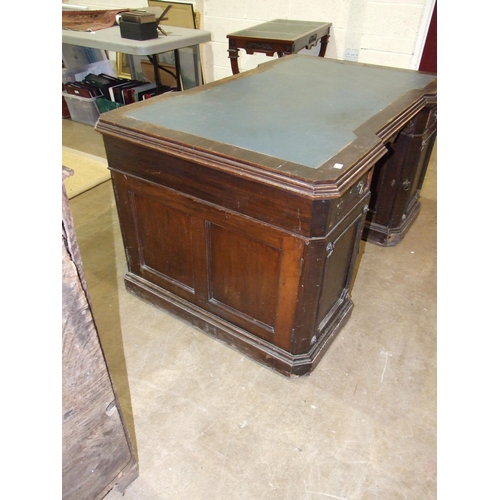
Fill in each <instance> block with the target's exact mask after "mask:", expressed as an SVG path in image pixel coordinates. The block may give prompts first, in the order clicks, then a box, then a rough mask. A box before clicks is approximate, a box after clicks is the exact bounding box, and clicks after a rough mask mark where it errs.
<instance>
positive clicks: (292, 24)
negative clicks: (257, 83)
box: [227, 19, 332, 75]
mask: <svg viewBox="0 0 500 500" xmlns="http://www.w3.org/2000/svg"><path fill="white" fill-rule="evenodd" d="M331 26H332V23H323V22H315V21H294V20H290V19H274V20H273V21H268V22H266V23H262V24H258V25H257V26H253V27H252V28H248V29H245V30H241V31H235V32H234V33H230V34H229V35H227V38H228V39H229V49H228V52H229V59H230V60H231V69H232V70H233V75H236V74H238V73H239V72H240V70H239V67H238V53H239V49H244V50H245V51H246V53H247V54H253V53H254V52H261V53H264V54H266V55H267V56H273V55H274V54H275V53H277V54H278V56H279V57H283V56H285V55H290V54H296V53H297V52H299V51H300V50H302V49H305V48H307V49H310V48H311V47H314V46H315V45H317V43H318V41H319V42H320V44H321V46H320V51H319V57H324V56H325V53H326V47H327V45H328V39H329V37H330V28H331Z"/></svg>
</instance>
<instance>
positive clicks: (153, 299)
mask: <svg viewBox="0 0 500 500" xmlns="http://www.w3.org/2000/svg"><path fill="white" fill-rule="evenodd" d="M125 288H126V289H127V291H128V292H130V293H132V294H133V295H135V296H136V297H138V298H140V299H142V300H145V301H146V302H148V303H149V304H153V305H155V306H157V307H159V308H160V309H163V310H165V311H168V312H170V313H172V314H174V315H176V316H177V317H179V318H181V319H183V320H186V321H187V322H189V323H190V324H191V325H193V326H195V327H197V328H199V329H200V330H201V331H203V332H204V333H206V334H208V335H210V336H211V337H214V338H216V339H218V340H221V341H222V342H224V343H225V344H227V345H229V346H230V347H233V348H235V349H236V350H237V351H238V352H242V353H244V354H245V355H247V356H248V357H250V358H251V359H253V360H255V361H257V362H259V363H261V364H263V365H266V366H267V367H269V368H272V369H273V370H274V371H277V372H278V373H281V374H282V375H285V376H286V377H299V376H303V375H309V374H310V373H311V372H312V371H313V370H314V368H315V367H316V366H317V364H318V363H319V362H320V360H321V358H322V357H323V356H324V354H325V353H326V352H327V350H328V347H329V346H330V344H331V343H332V342H333V340H334V339H335V337H336V336H337V335H338V334H339V332H340V330H341V329H342V328H343V327H344V325H345V324H346V323H347V321H348V320H349V317H350V316H351V313H352V308H353V303H352V301H351V300H350V298H349V297H345V299H344V302H343V303H342V305H341V307H340V309H339V310H338V312H337V314H335V317H334V319H333V321H332V322H331V324H330V325H328V327H327V328H326V329H325V330H324V333H323V334H322V336H321V338H320V339H319V341H318V342H317V343H315V344H314V345H313V347H312V348H311V349H310V351H309V352H307V353H305V354H300V355H293V354H291V353H289V352H286V351H284V350H283V349H280V348H279V347H277V346H275V345H273V344H272V343H270V342H266V341H265V340H263V339H259V338H258V337H256V336H255V335H252V334H251V333H249V332H247V331H246V330H244V329H242V328H239V327H237V326H236V325H233V324H232V323H230V322H228V321H225V320H224V319H222V318H220V317H218V316H217V315H215V314H211V313H210V312H208V311H206V310H204V309H202V308H200V307H197V306H196V305H195V304H192V303H190V302H188V301H186V300H184V299H182V298H181V297H178V296H176V295H174V294H172V293H170V292H168V291H167V290H164V289H162V288H160V287H158V286H156V285H154V284H153V283H150V282H148V281H146V280H144V279H142V278H141V277H139V276H136V275H134V274H132V273H130V272H128V273H126V274H125Z"/></svg>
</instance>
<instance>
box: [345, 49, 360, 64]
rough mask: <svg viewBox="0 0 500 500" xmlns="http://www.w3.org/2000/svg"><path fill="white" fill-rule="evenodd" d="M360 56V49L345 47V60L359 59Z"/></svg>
mask: <svg viewBox="0 0 500 500" xmlns="http://www.w3.org/2000/svg"><path fill="white" fill-rule="evenodd" d="M358 58H359V50H358V49H345V52H344V60H345V61H357V60H358Z"/></svg>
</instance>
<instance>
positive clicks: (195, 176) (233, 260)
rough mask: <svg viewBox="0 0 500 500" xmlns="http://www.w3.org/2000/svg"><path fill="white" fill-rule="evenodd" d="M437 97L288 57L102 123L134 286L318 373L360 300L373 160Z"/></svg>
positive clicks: (400, 75)
mask: <svg viewBox="0 0 500 500" xmlns="http://www.w3.org/2000/svg"><path fill="white" fill-rule="evenodd" d="M263 89H266V91H265V92H263ZM435 102H436V78H435V76H433V75H429V74H422V73H418V72H415V71H405V70H398V69H389V68H383V67H377V66H367V65H362V64H356V63H347V62H343V61H336V60H332V59H323V58H317V57H309V56H301V55H291V56H288V57H285V58H282V59H276V60H274V61H272V62H269V63H266V64H264V65H262V66H260V67H259V68H257V69H255V70H252V71H248V72H245V73H242V74H240V75H237V76H233V77H230V78H227V79H225V80H220V81H217V82H214V83H212V84H208V85H205V86H203V87H198V88H196V89H192V90H189V91H187V92H184V93H182V94H166V95H164V96H158V97H156V98H153V99H150V100H148V101H145V102H143V103H137V104H132V105H130V106H126V107H123V108H121V109H118V110H114V111H111V112H109V113H105V114H103V115H101V117H100V120H99V122H98V124H97V127H96V128H97V130H98V131H100V132H101V133H102V134H103V136H104V144H105V147H106V154H107V159H108V163H109V168H110V170H111V175H112V180H113V185H114V190H115V196H116V200H117V208H118V214H119V219H120V224H121V230H122V234H123V239H124V245H125V248H126V255H127V261H128V272H127V273H126V276H125V282H126V286H127V289H128V290H129V291H131V292H133V293H135V294H136V295H138V296H139V297H141V298H143V299H145V300H147V301H149V302H150V303H152V304H155V305H157V306H160V307H162V308H164V309H166V310H169V311H172V312H174V313H176V314H177V315H179V316H180V317H182V318H184V319H187V320H188V321H190V322H191V323H192V324H194V325H196V326H198V327H199V328H201V329H202V330H204V331H205V332H207V333H209V334H210V335H213V336H214V337H217V338H219V339H221V340H223V341H225V342H227V343H228V344H230V345H232V346H234V347H235V348H237V349H238V350H240V351H241V352H244V353H246V354H247V355H249V356H250V357H252V358H254V359H256V360H258V361H260V362H262V363H264V364H266V365H268V366H269V367H272V368H273V369H275V370H277V371H279V372H281V373H283V374H285V375H287V376H291V375H303V374H306V373H308V372H310V371H311V370H312V369H313V368H314V367H315V366H316V364H317V363H318V362H319V360H320V359H321V357H322V355H323V354H324V353H325V351H326V349H327V347H328V346H329V345H330V343H331V342H332V340H333V339H334V337H335V336H336V335H337V334H338V332H339V330H340V329H341V327H342V326H343V325H344V324H345V322H346V321H347V319H348V317H349V316H350V313H351V309H352V307H353V304H352V301H351V299H350V289H351V284H352V277H353V270H354V264H355V261H356V256H357V253H358V248H359V243H360V240H361V235H362V232H363V229H364V224H365V216H366V213H367V212H368V210H369V203H370V183H371V178H372V174H373V172H374V168H375V165H376V164H377V162H378V161H379V160H381V158H383V157H384V155H385V154H386V153H387V147H386V144H387V143H389V142H390V141H393V145H396V146H397V145H398V144H400V140H399V136H400V135H401V134H402V133H403V132H404V131H405V130H407V129H410V130H411V131H414V129H415V127H417V128H419V127H420V128H419V131H420V132H422V130H423V129H422V122H426V123H427V121H428V120H427V119H424V118H425V117H428V115H430V114H431V111H430V110H431V109H433V107H435ZM422 117H424V118H422ZM421 129H422V130H421ZM407 135H408V136H409V135H411V134H407ZM416 140H417V141H420V138H417V139H416ZM403 143H404V141H403V142H402V143H401V144H403ZM403 145H405V144H403ZM393 156H394V155H393ZM417 163H418V164H420V163H419V162H417ZM379 177H380V175H379ZM379 203H383V200H380V199H379Z"/></svg>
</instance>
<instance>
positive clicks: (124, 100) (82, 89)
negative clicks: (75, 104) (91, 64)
mask: <svg viewBox="0 0 500 500" xmlns="http://www.w3.org/2000/svg"><path fill="white" fill-rule="evenodd" d="M64 87H65V91H66V93H68V94H70V95H76V96H79V97H86V98H95V97H99V98H102V99H106V100H107V101H109V102H110V104H109V105H107V109H112V108H113V107H120V106H123V105H125V104H132V103H134V102H138V101H143V100H145V99H149V98H150V97H153V96H155V95H159V94H163V93H165V92H170V91H174V90H177V88H174V87H161V88H160V89H158V88H157V85H156V83H153V82H143V81H139V80H129V79H126V78H117V77H115V76H110V75H106V74H104V73H101V74H99V75H95V74H93V73H90V74H88V75H87V76H85V78H84V79H83V80H82V81H80V82H69V83H66V84H65V85H64ZM113 104H114V106H113Z"/></svg>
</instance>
